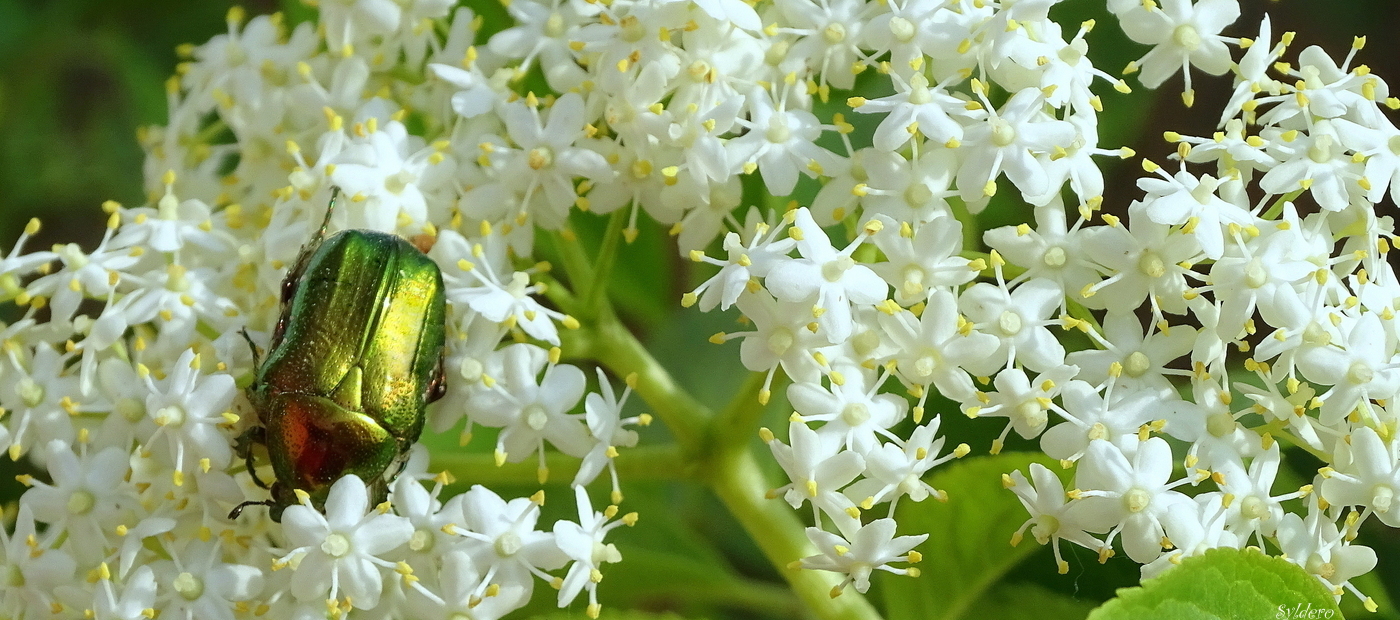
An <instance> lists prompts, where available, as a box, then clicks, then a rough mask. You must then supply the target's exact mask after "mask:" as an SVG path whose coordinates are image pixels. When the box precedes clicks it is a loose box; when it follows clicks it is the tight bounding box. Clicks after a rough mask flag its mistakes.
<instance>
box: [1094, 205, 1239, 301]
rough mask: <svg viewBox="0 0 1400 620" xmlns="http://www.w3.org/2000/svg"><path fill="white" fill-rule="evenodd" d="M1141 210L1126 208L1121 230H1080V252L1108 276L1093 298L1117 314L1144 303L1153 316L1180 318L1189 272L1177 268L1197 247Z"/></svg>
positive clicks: (1188, 237)
mask: <svg viewBox="0 0 1400 620" xmlns="http://www.w3.org/2000/svg"><path fill="white" fill-rule="evenodd" d="M1144 210H1145V207H1144V205H1143V204H1142V203H1137V202H1135V203H1133V205H1132V206H1130V207H1129V208H1128V223H1127V225H1126V226H1095V227H1091V228H1086V229H1085V230H1084V236H1083V237H1081V238H1080V241H1081V243H1082V244H1083V246H1084V253H1085V254H1086V255H1087V256H1088V257H1089V258H1091V259H1093V260H1094V262H1096V263H1098V264H1100V265H1103V266H1104V267H1106V268H1108V270H1109V273H1110V274H1111V275H1110V276H1109V278H1108V279H1107V280H1104V281H1103V282H1100V283H1098V284H1096V285H1094V289H1096V290H1095V291H1094V292H1095V297H1094V299H1095V301H1097V302H1098V303H1102V304H1104V305H1105V306H1107V307H1108V309H1109V310H1110V311H1112V312H1117V313H1124V312H1130V311H1132V310H1134V309H1136V308H1137V307H1138V306H1141V305H1142V302H1143V301H1144V300H1146V301H1149V302H1150V303H1151V304H1152V308H1153V312H1154V314H1155V315H1157V316H1160V314H1161V313H1162V312H1167V313H1171V314H1185V313H1186V300H1185V297H1184V296H1183V295H1184V293H1185V292H1186V288H1187V281H1186V277H1187V274H1188V272H1189V271H1190V270H1188V269H1186V268H1184V267H1182V266H1181V265H1182V264H1183V263H1192V262H1194V260H1193V259H1194V258H1195V257H1196V256H1197V255H1199V254H1200V252H1201V250H1200V245H1199V244H1198V243H1197V241H1196V236H1195V235H1188V234H1182V233H1181V232H1180V231H1179V230H1178V229H1173V228H1171V227H1170V226H1168V225H1166V224H1160V223H1157V222H1155V221H1153V220H1152V219H1151V218H1150V217H1148V215H1147V214H1146V213H1145V212H1144ZM1222 243H1223V242H1222ZM1222 251H1223V250H1222ZM1154 318H1155V317H1154ZM1154 322H1155V321H1154Z"/></svg>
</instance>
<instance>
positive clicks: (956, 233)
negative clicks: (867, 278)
mask: <svg viewBox="0 0 1400 620" xmlns="http://www.w3.org/2000/svg"><path fill="white" fill-rule="evenodd" d="M877 219H880V221H881V222H882V223H883V224H884V225H885V228H884V229H883V230H881V231H880V232H878V233H875V236H874V238H873V241H874V242H875V247H878V248H880V251H881V252H884V254H885V257H886V258H887V259H889V260H886V261H884V262H879V263H875V264H874V265H871V266H870V269H871V270H873V271H874V272H875V273H876V274H878V275H879V276H880V277H881V278H884V280H885V282H888V283H889V284H890V286H892V287H894V298H895V301H898V302H899V303H901V304H907V305H912V304H915V303H918V302H920V301H927V300H928V299H929V297H930V295H931V294H935V293H933V291H931V290H930V289H938V288H941V287H947V286H958V285H961V284H966V283H967V282H969V281H971V280H972V279H973V278H976V277H977V272H975V271H973V270H972V269H971V268H970V263H971V261H969V260H968V259H966V258H963V257H962V256H959V253H960V252H961V251H962V223H961V222H959V221H957V220H955V219H953V218H951V217H940V218H935V219H934V220H932V221H930V222H926V223H924V224H923V225H921V226H919V228H918V230H914V229H913V228H912V227H906V226H905V225H904V224H896V223H895V222H894V220H891V219H889V218H888V217H887V216H879V218H877Z"/></svg>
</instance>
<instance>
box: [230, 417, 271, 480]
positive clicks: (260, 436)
mask: <svg viewBox="0 0 1400 620" xmlns="http://www.w3.org/2000/svg"><path fill="white" fill-rule="evenodd" d="M266 442H267V429H265V428H263V427H261V426H251V427H249V428H248V430H246V431H243V434H242V435H239V436H238V439H237V440H236V441H235V443H234V450H235V451H236V452H237V453H238V454H240V455H242V456H243V463H244V466H246V467H247V468H248V475H249V476H252V477H253V484H256V485H258V488H262V489H266V488H268V486H267V483H266V482H263V481H262V478H259V477H258V470H257V467H256V466H255V465H254V463H253V444H257V443H261V444H266Z"/></svg>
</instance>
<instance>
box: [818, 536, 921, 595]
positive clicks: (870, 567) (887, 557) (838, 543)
mask: <svg viewBox="0 0 1400 620" xmlns="http://www.w3.org/2000/svg"><path fill="white" fill-rule="evenodd" d="M894 532H895V522H894V519H876V520H874V521H871V522H870V523H868V524H866V525H864V526H862V527H861V528H860V529H859V530H857V531H856V532H855V534H854V535H852V536H851V537H850V541H849V542H847V540H846V539H845V538H842V537H840V536H837V535H835V534H832V533H830V532H826V531H823V530H820V529H818V528H815V527H809V528H807V538H808V539H809V540H811V541H812V544H813V545H816V547H817V550H818V551H820V552H821V555H814V556H811V557H805V558H802V568H805V569H808V570H826V571H831V572H835V573H846V580H845V581H843V582H842V583H841V585H839V586H836V588H835V589H834V590H833V591H832V594H833V595H835V594H839V593H840V592H841V590H842V589H844V588H845V587H846V586H848V585H851V584H854V585H855V587H856V591H857V592H861V593H864V592H865V591H866V590H869V589H870V575H871V573H873V572H874V571H876V570H882V571H885V572H889V573H894V574H896V575H917V574H918V572H917V569H914V568H912V567H911V568H895V567H893V566H890V563H891V562H913V560H912V559H911V557H913V556H912V555H911V550H912V549H913V548H914V547H915V546H917V545H919V544H920V543H922V542H924V541H925V540H928V534H920V535H918V536H895V535H894Z"/></svg>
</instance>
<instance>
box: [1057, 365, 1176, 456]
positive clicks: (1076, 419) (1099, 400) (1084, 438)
mask: <svg viewBox="0 0 1400 620" xmlns="http://www.w3.org/2000/svg"><path fill="white" fill-rule="evenodd" d="M1061 396H1062V397H1063V399H1064V403H1065V405H1064V407H1063V408H1059V407H1052V408H1053V409H1054V410H1055V413H1058V414H1059V415H1060V417H1062V418H1064V419H1065V420H1066V422H1065V423H1063V424H1057V425H1055V426H1053V427H1051V428H1050V430H1048V431H1045V434H1044V435H1041V436H1040V447H1041V449H1043V450H1045V453H1046V454H1048V455H1050V456H1051V457H1052V458H1057V459H1062V460H1075V459H1078V458H1079V457H1080V456H1081V455H1083V454H1084V450H1085V449H1086V448H1088V447H1089V446H1090V445H1092V443H1093V442H1094V441H1098V440H1104V441H1108V442H1109V443H1112V444H1113V445H1116V446H1131V445H1132V442H1133V441H1136V439H1135V437H1134V434H1135V433H1137V432H1138V429H1139V427H1141V426H1142V425H1143V424H1146V423H1148V422H1149V421H1151V420H1152V419H1153V416H1154V415H1156V414H1158V413H1161V412H1160V411H1157V410H1156V407H1157V406H1159V405H1160V398H1159V397H1158V396H1156V395H1154V394H1152V393H1150V392H1134V393H1132V394H1130V395H1127V396H1118V397H1116V398H1113V397H1112V396H1113V395H1110V396H1109V397H1105V396H1104V395H1102V394H1099V392H1098V390H1096V389H1095V388H1094V387H1093V386H1092V385H1090V384H1089V383H1087V382H1084V381H1079V380H1075V381H1070V382H1068V383H1066V384H1065V385H1064V388H1063V390H1062V392H1061Z"/></svg>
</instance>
